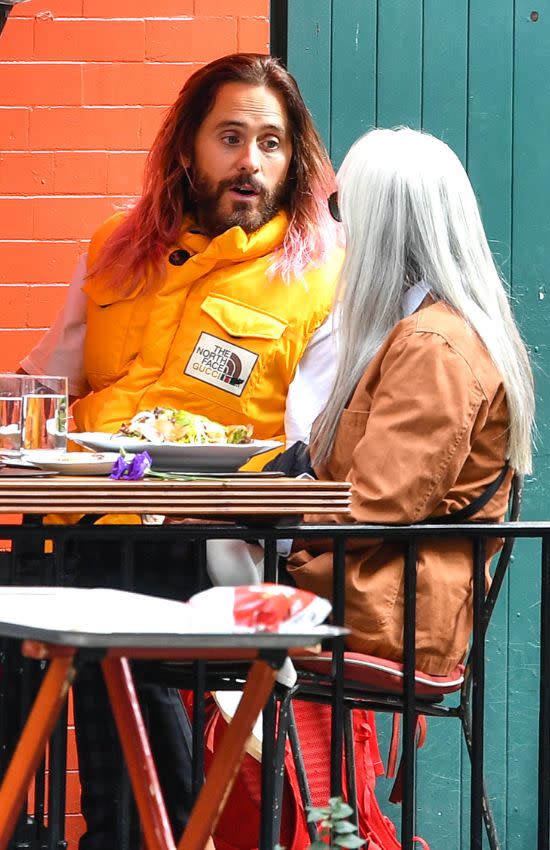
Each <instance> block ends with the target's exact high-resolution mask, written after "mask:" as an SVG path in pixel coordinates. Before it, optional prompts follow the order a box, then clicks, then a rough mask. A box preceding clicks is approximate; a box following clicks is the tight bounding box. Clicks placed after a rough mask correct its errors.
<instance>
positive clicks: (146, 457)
mask: <svg viewBox="0 0 550 850" xmlns="http://www.w3.org/2000/svg"><path fill="white" fill-rule="evenodd" d="M151 464H152V460H151V455H150V454H149V452H139V454H137V455H135V456H134V459H133V460H132V462H131V464H130V466H129V468H128V480H130V481H138V480H139V479H140V478H143V476H144V475H145V473H146V472H147V470H148V469H151Z"/></svg>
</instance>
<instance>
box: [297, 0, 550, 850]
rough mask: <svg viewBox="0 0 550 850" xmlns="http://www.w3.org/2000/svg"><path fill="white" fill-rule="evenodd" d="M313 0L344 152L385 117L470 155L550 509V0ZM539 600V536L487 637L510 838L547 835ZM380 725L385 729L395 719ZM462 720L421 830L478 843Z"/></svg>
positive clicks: (536, 486) (450, 729)
mask: <svg viewBox="0 0 550 850" xmlns="http://www.w3.org/2000/svg"><path fill="white" fill-rule="evenodd" d="M313 5H314V8H315V11H314V12H312V4H311V3H310V2H308V0H290V10H291V12H292V15H293V16H294V20H298V19H300V14H301V15H302V16H303V17H302V21H303V23H302V24H301V29H300V30H298V31H295V30H293V29H292V24H291V28H290V30H289V37H290V45H294V46H293V51H294V53H293V58H292V60H291V64H290V67H291V70H293V71H294V72H295V73H296V75H297V78H298V81H299V82H300V84H301V85H302V86H303V87H305V91H306V98H307V99H308V102H309V103H310V106H311V108H312V110H313V112H314V115H315V117H316V119H317V120H318V122H319V123H320V125H321V129H322V132H323V134H324V138H325V140H326V142H327V144H328V145H329V146H330V150H331V152H332V156H333V159H334V161H335V162H336V163H337V164H338V163H339V162H340V160H341V158H342V156H343V154H344V153H345V151H346V150H347V148H348V147H349V144H350V143H351V142H352V141H353V140H354V138H355V137H356V136H359V135H360V134H361V133H362V132H364V131H365V130H366V129H368V127H369V126H370V125H371V124H372V123H376V125H378V126H396V125H400V124H408V125H410V126H415V127H419V126H422V127H423V128H424V129H426V130H428V131H429V132H432V133H434V134H435V135H437V136H439V137H440V138H443V139H444V140H445V141H447V142H448V143H449V144H450V145H451V147H452V148H453V149H454V150H455V151H456V152H457V154H458V155H459V156H460V157H461V158H462V160H463V162H465V164H466V166H467V169H468V173H469V175H470V178H471V180H472V183H473V185H474V189H475V191H476V194H477V196H478V199H479V203H480V208H481V213H482V217H483V221H484V224H485V228H486V231H487V235H488V237H489V241H490V244H491V248H492V250H493V253H494V255H495V258H496V260H497V263H498V264H499V266H500V267H501V269H502V270H503V272H504V274H505V277H506V278H507V279H508V280H509V282H510V285H511V291H512V296H513V304H514V309H515V312H516V315H517V317H518V320H519V322H520V326H521V328H522V332H523V335H524V337H525V339H526V341H527V343H528V346H529V348H530V351H531V353H532V357H533V361H534V367H535V376H536V384H537V401H538V415H537V420H538V428H539V438H538V446H537V450H538V455H537V457H536V463H535V470H534V473H533V475H532V476H531V478H530V479H529V480H528V482H527V488H526V500H525V507H524V511H523V516H524V517H525V518H539V519H547V518H548V516H549V513H548V506H549V505H550V498H549V496H550V493H549V486H550V485H549V484H548V483H547V482H550V433H549V431H550V386H549V381H550V377H549V376H550V348H549V344H548V341H547V335H548V333H547V331H546V328H547V327H548V318H549V317H548V310H549V305H548V299H549V298H550V291H549V288H548V284H547V282H546V279H547V269H550V190H549V187H550V156H549V154H548V151H549V150H550V108H549V100H548V89H549V85H550V84H549V82H548V81H549V80H550V14H548V13H549V12H550V6H549V5H548V4H547V3H546V4H544V6H545V8H543V9H541V8H540V4H539V6H536V4H535V8H536V9H537V10H538V11H539V18H538V20H537V21H536V22H535V21H533V20H531V12H532V11H533V6H532V4H530V3H528V2H527V0H453V2H452V3H450V2H441V0H377V2H375V0H363V2H361V0H347V2H346V0H332V6H331V8H332V21H331V23H329V25H330V26H332V35H331V37H330V36H327V35H326V33H325V32H324V30H323V26H324V25H325V24H326V23H327V22H329V20H330V9H329V4H328V3H326V4H325V3H319V4H313ZM300 10H301V11H300ZM321 14H322V16H324V17H323V23H322V25H320V29H319V32H318V33H317V35H316V39H317V40H315V39H312V38H311V37H310V35H308V34H307V33H308V32H310V31H307V32H306V37H305V39H304V26H306V22H310V21H311V20H313V19H315V20H318V19H319V18H320V17H321ZM312 16H313V17H312ZM315 16H316V17H315ZM307 25H309V24H307ZM306 30H307V26H306ZM312 44H313V45H314V47H315V49H312V47H311V45H312ZM304 45H305V47H304ZM308 50H309V53H308V54H307V56H304V51H305V52H306V53H307V51H308ZM308 62H310V65H308ZM306 66H307V67H306ZM329 66H330V69H329V70H327V69H328V68H329ZM539 598H540V546H539V544H536V543H528V542H523V541H522V542H520V543H518V544H517V547H516V552H515V555H514V559H513V563H512V567H511V570H510V574H509V578H508V582H507V585H506V587H504V588H503V590H502V591H501V596H500V599H499V603H498V606H497V609H496V611H495V614H494V617H493V621H492V624H491V628H490V630H489V634H488V644H487V668H488V681H487V694H486V712H487V714H486V717H487V723H486V746H485V758H486V778H487V783H488V786H489V789H490V794H491V799H492V804H493V807H494V810H495V815H496V820H497V826H498V828H499V833H500V836H501V838H503V842H502V844H503V847H506V850H524V848H531V847H535V846H536V841H535V833H536V772H537V731H538V730H537V703H538V669H539V659H538V643H539V625H540V624H539ZM380 726H381V730H382V738H383V739H385V738H386V737H387V720H385V719H384V720H383V721H382V722H381V724H380ZM457 727H458V724H456V726H455V724H453V723H452V722H451V721H438V720H432V721H430V725H429V736H428V742H427V745H426V747H425V749H424V751H423V752H422V753H421V754H420V756H419V760H418V777H419V781H418V824H417V831H418V832H419V833H420V834H421V835H423V836H424V837H426V838H427V839H428V841H429V842H430V844H431V846H432V848H439V847H453V848H463V847H464V848H466V847H467V846H468V838H469V836H468V829H469V797H468V793H469V788H468V781H467V778H466V774H467V771H466V757H465V754H464V753H463V751H462V748H461V745H460V737H459V733H458V729H457ZM389 784H390V783H388V782H384V781H382V782H381V785H380V790H381V794H380V800H381V805H382V807H383V808H384V809H385V810H386V811H387V813H388V814H389V815H390V817H392V819H393V820H394V821H395V822H397V823H398V822H399V816H398V809H396V807H394V806H389V805H387V804H386V803H385V802H384V799H385V794H384V791H386V790H387V787H388V786H389Z"/></svg>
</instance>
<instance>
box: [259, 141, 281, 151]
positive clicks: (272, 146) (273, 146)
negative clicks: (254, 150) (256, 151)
mask: <svg viewBox="0 0 550 850" xmlns="http://www.w3.org/2000/svg"><path fill="white" fill-rule="evenodd" d="M280 144H281V143H280V142H279V139H276V138H271V139H265V141H264V143H263V145H264V148H265V149H266V150H268V151H276V150H277V148H278V147H279V146H280Z"/></svg>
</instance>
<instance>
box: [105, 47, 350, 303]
mask: <svg viewBox="0 0 550 850" xmlns="http://www.w3.org/2000/svg"><path fill="white" fill-rule="evenodd" d="M229 82H241V83H248V84H250V85H255V86H265V87H267V88H270V89H273V90H275V91H276V92H278V93H279V94H280V95H281V96H282V97H283V99H284V102H285V105H286V110H287V116H288V122H289V131H290V134H291V138H292V145H293V150H292V159H291V162H290V166H289V170H288V175H287V187H288V188H287V193H286V199H285V204H284V206H285V209H286V210H287V212H288V216H289V221H290V224H289V228H288V230H287V233H286V236H285V240H284V243H283V246H282V251H281V252H280V254H279V255H278V256H277V257H276V258H275V261H274V263H273V267H272V271H274V272H280V273H281V274H282V275H283V277H285V278H286V279H289V278H290V277H291V276H292V275H299V274H300V272H301V271H303V269H304V268H305V266H306V265H308V263H310V262H322V260H323V259H324V258H325V257H326V256H327V254H328V253H329V252H330V251H331V250H332V248H333V247H334V245H335V244H336V242H337V241H338V235H339V231H338V230H337V229H336V226H335V225H334V223H333V222H332V220H331V218H330V216H329V215H328V214H327V207H326V198H327V196H328V195H329V194H330V193H331V192H332V190H333V188H334V179H335V178H334V171H333V168H332V165H331V163H330V159H329V157H328V154H327V152H326V149H325V147H324V145H323V143H322V141H321V139H320V137H319V134H318V133H317V130H316V129H315V126H314V124H313V120H312V118H311V115H310V113H309V111H308V109H307V107H306V105H305V103H304V101H303V99H302V96H301V94H300V91H299V89H298V85H297V83H296V81H295V79H294V77H292V75H291V74H289V72H288V71H287V70H286V69H285V68H284V67H283V66H282V65H281V64H280V63H279V62H278V60H277V59H274V58H273V57H271V56H264V55H261V54H256V53H237V54H233V55H230V56H223V57H222V58H220V59H216V60H215V61H214V62H210V64H208V65H205V66H204V68H201V69H200V70H199V71H197V72H196V73H195V74H193V75H192V76H191V77H190V78H189V79H188V80H187V82H186V83H185V85H184V87H183V88H182V90H181V92H180V94H179V96H178V98H177V100H176V102H175V103H174V104H173V106H172V107H171V108H170V110H169V112H168V114H167V116H166V118H165V120H164V123H163V125H162V127H161V129H160V131H159V133H158V135H157V137H156V139H155V141H154V143H153V147H152V148H151V151H150V153H149V156H148V158H147V162H146V166H145V174H144V188H143V193H142V195H141V198H140V199H139V201H138V202H137V204H136V205H135V206H134V207H133V208H132V209H131V210H130V211H129V212H128V214H127V215H126V216H125V218H124V219H123V221H122V222H121V224H120V225H119V226H118V227H117V228H116V229H115V230H114V232H113V233H112V234H111V236H110V237H109V238H108V239H107V241H106V243H105V245H104V246H103V248H102V250H101V251H100V253H99V255H98V257H97V258H96V261H95V263H94V264H93V265H92V268H91V269H90V274H91V275H96V274H99V273H102V272H107V274H108V276H109V278H110V281H111V284H112V286H113V287H116V288H117V289H119V290H123V291H127V290H130V289H131V288H133V286H134V285H135V284H136V282H137V281H138V280H139V279H140V278H141V277H143V276H145V277H146V285H151V283H152V282H153V281H154V280H155V279H158V278H161V277H162V275H163V266H164V260H165V254H166V250H167V249H168V248H169V247H170V246H172V245H174V244H175V243H177V240H178V237H179V235H180V231H181V226H182V220H183V216H184V214H185V213H186V212H188V211H190V210H191V209H192V202H191V198H190V193H189V178H188V175H187V173H186V170H185V167H184V165H183V162H184V161H188V162H191V163H192V162H193V147H194V141H195V135H196V133H197V130H198V128H199V127H200V125H201V124H202V122H203V121H204V119H205V117H206V116H207V115H208V113H209V112H210V110H211V109H212V107H213V105H214V101H215V99H216V95H217V93H218V90H219V88H220V86H222V85H223V84H224V83H229Z"/></svg>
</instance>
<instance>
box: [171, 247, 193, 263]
mask: <svg viewBox="0 0 550 850" xmlns="http://www.w3.org/2000/svg"><path fill="white" fill-rule="evenodd" d="M190 256H191V254H190V253H189V251H184V250H183V248H180V249H179V250H178V251H172V253H171V254H170V256H169V257H168V262H169V263H171V264H172V265H173V266H183V264H184V263H186V262H187V260H188V259H189V257H190Z"/></svg>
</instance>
